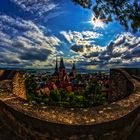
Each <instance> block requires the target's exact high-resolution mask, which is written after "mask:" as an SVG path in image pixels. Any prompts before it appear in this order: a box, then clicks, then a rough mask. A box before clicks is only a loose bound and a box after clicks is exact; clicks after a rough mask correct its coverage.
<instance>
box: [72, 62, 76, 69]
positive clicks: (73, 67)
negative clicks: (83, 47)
mask: <svg viewBox="0 0 140 140" xmlns="http://www.w3.org/2000/svg"><path fill="white" fill-rule="evenodd" d="M72 70H76V67H75V62H73V66H72Z"/></svg>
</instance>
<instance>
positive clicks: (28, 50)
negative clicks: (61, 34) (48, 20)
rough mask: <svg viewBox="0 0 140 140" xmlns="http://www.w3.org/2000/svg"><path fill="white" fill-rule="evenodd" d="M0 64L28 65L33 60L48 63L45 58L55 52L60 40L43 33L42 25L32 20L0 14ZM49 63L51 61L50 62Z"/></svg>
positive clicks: (33, 61) (31, 63)
mask: <svg viewBox="0 0 140 140" xmlns="http://www.w3.org/2000/svg"><path fill="white" fill-rule="evenodd" d="M0 25H2V26H1V27H0V53H1V59H0V62H1V65H2V64H4V63H6V64H8V65H10V63H13V64H15V63H16V64H17V65H18V64H19V63H20V65H21V64H22V65H30V66H32V65H33V63H35V61H40V62H42V61H43V62H44V61H46V63H49V62H48V61H47V59H49V57H52V56H53V55H54V54H55V55H56V54H57V48H56V46H59V44H61V41H60V40H59V39H58V38H57V37H56V36H53V35H51V36H47V35H45V33H44V31H43V28H44V27H42V26H39V25H37V24H35V23H34V22H32V21H26V20H23V19H20V18H12V17H9V16H7V15H0ZM50 63H51V62H50Z"/></svg>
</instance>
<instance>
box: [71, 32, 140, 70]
mask: <svg viewBox="0 0 140 140" xmlns="http://www.w3.org/2000/svg"><path fill="white" fill-rule="evenodd" d="M71 50H72V51H74V52H75V53H76V54H78V55H79V56H81V55H82V56H83V57H84V60H85V61H87V59H88V61H87V65H89V66H87V67H88V68H89V67H90V68H92V67H93V65H95V66H96V68H97V67H99V68H101V67H106V68H108V67H115V66H133V65H134V64H135V66H138V65H140V61H139V60H140V37H135V36H134V35H132V34H131V33H124V34H121V35H119V36H117V37H116V39H115V40H114V41H111V42H110V43H109V45H107V46H106V47H101V46H95V45H77V44H75V45H72V46H71ZM89 60H90V62H89ZM77 61H78V60H77ZM93 68H95V67H93Z"/></svg>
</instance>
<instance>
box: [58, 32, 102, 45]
mask: <svg viewBox="0 0 140 140" xmlns="http://www.w3.org/2000/svg"><path fill="white" fill-rule="evenodd" d="M60 34H62V35H63V36H64V37H65V39H66V40H67V41H68V43H73V44H76V45H90V44H91V43H93V42H94V39H96V38H99V37H100V36H102V35H101V34H99V33H97V32H93V31H82V32H78V31H68V32H66V31H61V32H60Z"/></svg>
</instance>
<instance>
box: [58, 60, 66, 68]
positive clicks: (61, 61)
mask: <svg viewBox="0 0 140 140" xmlns="http://www.w3.org/2000/svg"><path fill="white" fill-rule="evenodd" d="M59 68H60V69H65V66H64V61H63V57H61V58H60V67H59Z"/></svg>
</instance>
